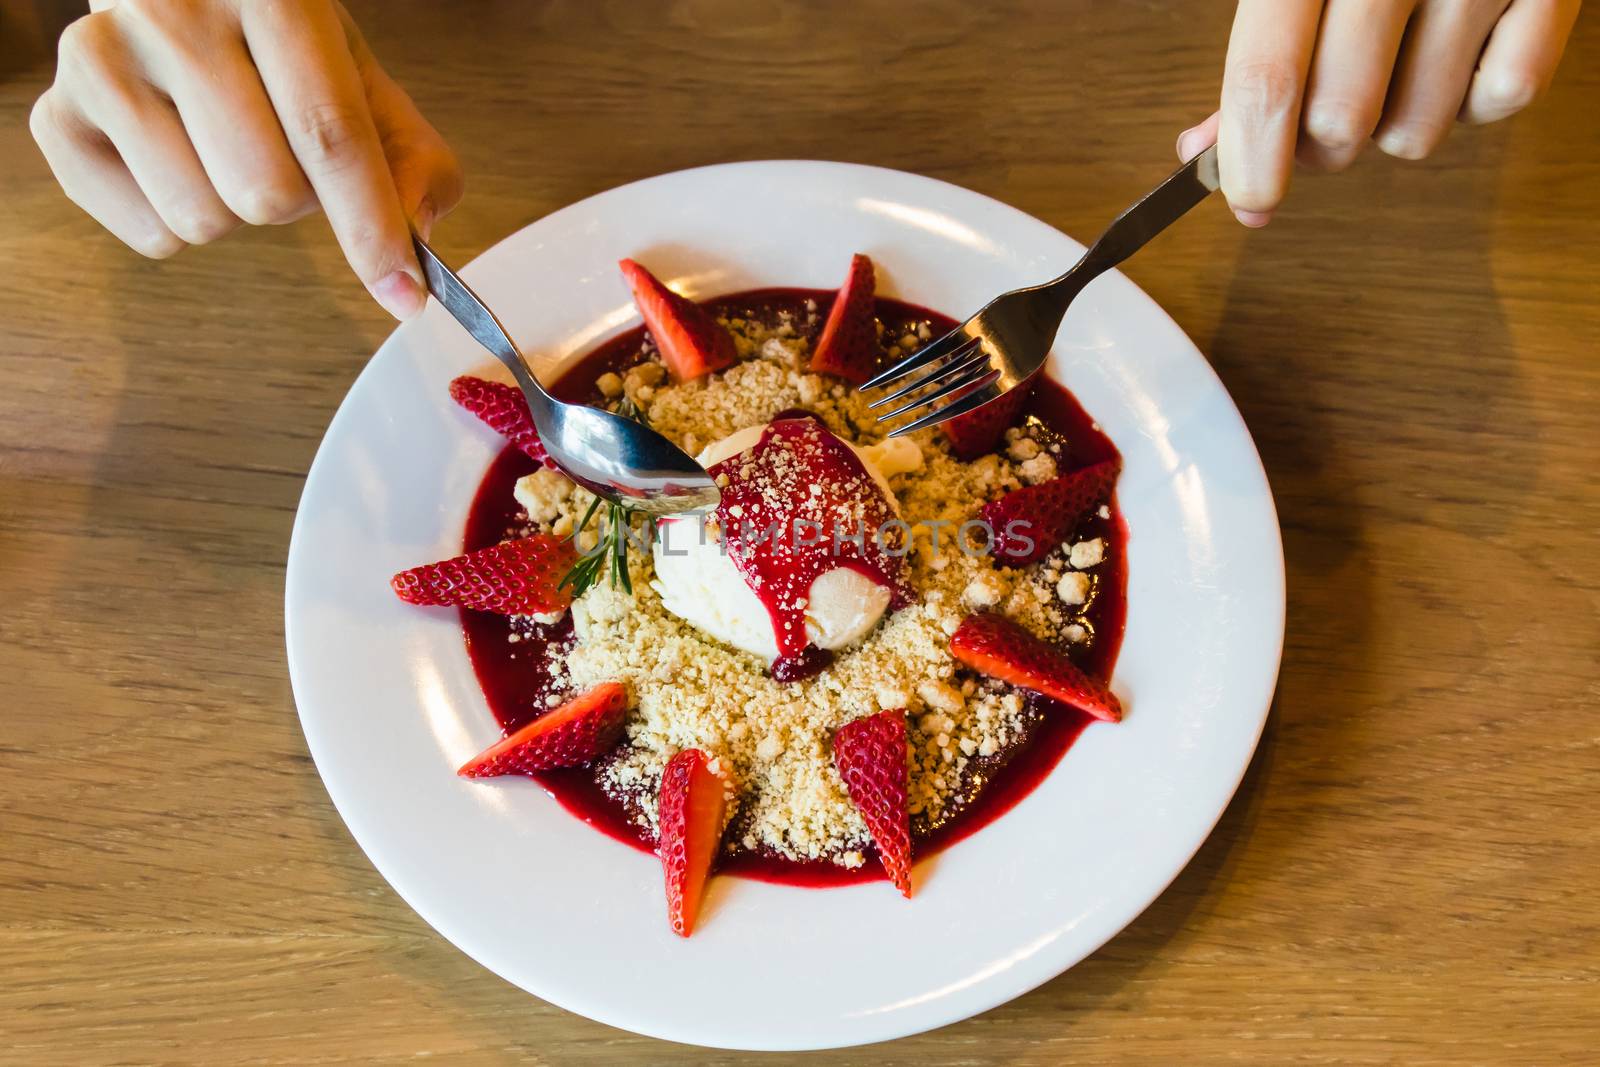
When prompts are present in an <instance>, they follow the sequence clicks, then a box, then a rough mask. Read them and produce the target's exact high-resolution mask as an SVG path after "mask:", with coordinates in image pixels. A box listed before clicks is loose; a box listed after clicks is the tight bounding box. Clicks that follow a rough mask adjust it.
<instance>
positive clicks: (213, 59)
mask: <svg viewBox="0 0 1600 1067" xmlns="http://www.w3.org/2000/svg"><path fill="white" fill-rule="evenodd" d="M147 47H148V48H149V49H150V50H152V51H155V52H157V53H159V54H158V55H157V56H156V57H155V58H156V60H157V61H156V62H153V63H150V64H149V68H150V69H152V70H154V71H158V72H160V73H158V75H157V78H156V82H155V84H156V85H157V86H158V87H159V88H161V89H162V90H163V91H165V92H166V93H167V95H168V96H169V97H171V99H172V102H173V106H174V107H175V108H176V109H177V113H178V116H179V118H180V119H181V120H182V122H183V126H184V130H185V131H186V133H187V135H188V137H189V139H190V141H191V143H192V144H193V145H194V150H195V153H196V155H197V156H198V158H199V160H200V163H201V165H202V167H203V168H204V170H205V173H206V175H207V176H208V178H209V180H210V182H211V184H212V186H213V187H214V188H215V189H216V192H217V195H218V196H219V197H220V198H221V200H222V202H223V203H224V204H226V205H227V207H228V209H229V210H230V211H232V213H233V214H234V215H236V216H238V217H239V218H241V219H243V220H244V221H246V222H249V223H252V224H254V225H258V226H261V225H268V224H271V223H283V222H293V221H294V220H295V219H298V218H301V217H303V216H305V215H307V214H309V213H310V212H312V211H315V210H316V208H317V197H316V194H315V193H314V192H312V189H311V184H310V182H308V181H307V180H306V176H305V174H304V173H302V172H301V170H300V164H299V163H298V162H297V161H296V160H295V157H294V153H293V152H291V151H290V149H289V141H288V138H286V137H285V136H284V133H283V128H282V127H281V126H279V125H278V116H277V113H276V112H275V111H273V108H272V102H271V101H270V100H269V99H267V91H266V89H265V87H263V86H262V84H261V78H260V75H258V74H257V73H256V68H255V64H253V63H252V62H250V56H249V53H247V52H246V51H245V48H244V42H243V41H242V40H241V39H239V38H237V37H232V36H226V37H224V36H220V35H219V36H218V37H216V38H215V39H209V40H198V41H197V40H194V39H193V38H192V37H191V36H189V35H186V34H182V33H179V32H176V31H174V30H172V29H170V28H167V29H165V31H164V32H159V34H158V39H156V40H154V41H151V42H149V43H148V45H147Z"/></svg>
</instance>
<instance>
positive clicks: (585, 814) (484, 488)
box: [461, 289, 1127, 886]
mask: <svg viewBox="0 0 1600 1067" xmlns="http://www.w3.org/2000/svg"><path fill="white" fill-rule="evenodd" d="M833 298H834V293H833V292H831V291H827V290H812V289H757V290H751V291H748V292H743V293H733V294H730V295H728V296H722V297H717V298H714V299H712V300H709V301H706V302H705V305H704V306H706V307H707V308H708V310H710V311H711V312H712V313H713V314H714V315H725V316H729V317H734V316H737V317H742V318H747V319H757V320H764V321H774V320H776V319H777V317H778V315H779V313H780V312H785V311H786V312H788V313H790V314H791V315H793V316H795V318H796V319H797V320H799V321H804V319H805V304H806V302H807V301H808V300H810V301H815V304H816V306H817V308H818V309H819V311H820V315H821V316H825V315H826V314H827V310H828V307H829V305H830V304H831V302H832V301H833ZM877 311H878V318H879V320H880V321H881V322H882V323H883V325H884V328H885V329H884V335H885V336H886V337H896V336H899V335H901V334H903V333H905V332H906V331H907V330H915V329H916V327H917V326H918V325H919V324H926V325H927V326H928V329H929V332H930V333H931V335H932V336H935V337H937V336H939V335H940V334H942V333H944V332H946V331H948V330H950V329H953V328H954V327H955V326H956V323H955V322H954V321H952V320H951V319H949V318H947V317H946V316H944V315H941V314H939V313H938V312H935V311H929V310H928V309H926V308H921V307H917V306H916V305H913V304H907V303H903V302H901V301H898V300H890V299H887V298H883V297H880V298H878V301H877ZM643 340H644V328H643V327H642V326H640V327H636V328H634V329H632V330H629V331H628V332H627V333H624V334H621V335H619V336H617V337H614V338H612V339H611V340H610V341H607V342H606V343H605V344H603V345H601V346H600V347H599V348H597V349H595V350H594V351H593V352H591V353H589V354H588V355H587V356H586V357H584V358H583V359H582V360H580V361H579V362H578V363H577V364H576V365H575V366H574V367H573V368H572V369H571V370H569V371H568V372H567V373H566V374H564V375H562V377H561V378H560V380H559V381H557V382H556V383H555V384H554V387H553V389H552V392H554V393H555V394H556V395H557V396H559V397H561V398H562V399H566V400H574V401H591V400H595V399H596V398H597V397H598V393H597V391H596V388H595V385H594V383H595V379H597V378H598V377H599V376H600V375H601V374H603V373H605V372H606V371H608V370H611V371H622V370H625V369H626V368H627V367H629V366H631V365H633V364H634V363H636V362H638V361H639V358H640V350H641V345H642V342H643ZM1026 416H1027V417H1029V418H1031V419H1037V420H1038V421H1039V422H1040V423H1042V424H1043V425H1044V426H1045V427H1047V428H1048V429H1050V430H1052V431H1054V432H1055V433H1057V434H1059V435H1060V437H1061V439H1062V441H1063V443H1064V444H1063V449H1062V453H1061V459H1062V460H1063V463H1062V469H1063V470H1071V469H1076V468H1078V467H1083V466H1087V465H1088V464H1091V463H1096V462H1099V461H1100V460H1103V459H1111V458H1114V457H1116V456H1117V454H1118V453H1117V450H1116V446H1115V445H1113V444H1112V443H1111V441H1110V439H1109V438H1107V437H1106V436H1105V434H1103V433H1101V432H1100V428H1099V427H1098V426H1097V425H1096V424H1095V422H1094V420H1093V419H1091V418H1090V417H1089V415H1088V413H1087V412H1085V411H1084V410H1083V408H1082V407H1081V406H1080V405H1079V404H1078V402H1077V400H1076V399H1074V397H1073V396H1072V394H1070V393H1068V392H1067V391H1066V390H1065V389H1063V388H1062V387H1061V386H1059V385H1057V384H1056V383H1054V382H1052V381H1050V380H1048V379H1041V380H1040V382H1039V384H1038V386H1037V388H1036V389H1035V391H1034V394H1033V398H1032V399H1031V400H1030V401H1029V404H1028V407H1027V409H1026ZM536 467H537V464H536V463H535V462H534V461H533V460H532V459H530V458H529V457H528V456H527V455H526V454H524V453H523V452H521V451H520V450H519V449H517V448H516V447H515V446H511V445H508V446H507V447H506V448H505V449H504V450H503V451H502V452H501V453H500V455H499V456H498V457H497V458H496V459H495V460H494V462H493V463H492V464H490V466H489V470H488V472H487V473H486V474H485V475H484V478H483V481H482V483H481V484H480V485H479V487H478V492H477V495H476V497H475V498H474V499H473V502H472V509H471V511H470V512H469V513H468V516H467V526H466V531H465V535H464V538H463V540H464V542H465V544H464V550H465V551H469V552H470V551H472V550H474V549H478V548H483V547H486V546H488V545H492V544H495V543H497V542H498V541H500V540H502V539H503V538H504V537H505V536H506V531H507V530H510V529H512V528H513V527H515V526H516V525H517V519H516V516H517V512H518V510H519V509H518V506H517V503H516V500H515V499H514V498H513V496H512V487H513V486H514V485H515V484H516V481H517V479H518V478H521V477H523V476H524V475H527V474H531V473H533V471H534V470H535V468H536ZM975 503H976V502H975ZM1110 510H1111V515H1110V518H1105V519H1102V518H1100V517H1099V516H1098V515H1094V514H1091V515H1090V517H1089V518H1088V519H1086V520H1085V521H1084V522H1083V523H1082V524H1081V525H1080V526H1079V528H1078V530H1077V531H1076V533H1075V535H1074V539H1077V540H1082V539H1085V538H1092V537H1100V538H1103V539H1105V541H1106V545H1107V552H1106V561H1105V562H1104V563H1103V564H1101V565H1100V567H1099V569H1098V570H1097V572H1096V579H1095V594H1094V599H1093V601H1092V602H1091V603H1090V605H1089V608H1088V610H1087V612H1085V615H1084V622H1085V623H1086V624H1087V626H1088V627H1089V629H1090V630H1091V634H1092V636H1091V637H1090V639H1089V640H1088V641H1087V642H1086V643H1081V644H1075V645H1072V646H1070V654H1071V655H1072V658H1073V660H1074V662H1076V663H1077V664H1078V666H1079V667H1081V668H1083V669H1084V670H1085V671H1087V672H1088V673H1089V674H1091V675H1093V676H1095V677H1097V678H1101V679H1105V678H1109V677H1110V676H1111V671H1112V668H1113V666H1115V664H1116V659H1117V651H1118V649H1119V647H1120V646H1121V644H1122V631H1123V623H1124V621H1125V618H1126V612H1127V570H1126V558H1127V554H1126V552H1125V546H1126V543H1127V529H1126V527H1125V526H1124V524H1123V522H1122V518H1121V515H1120V514H1119V513H1118V511H1117V507H1116V502H1115V500H1113V501H1112V504H1111V509H1110ZM461 626H462V630H463V632H464V634H465V637H466V642H467V652H468V654H469V656H470V657H471V659H472V666H473V670H474V671H475V672H476V673H477V676H478V683H479V684H480V685H481V686H482V687H483V693H484V696H485V698H486V699H487V700H488V703H489V708H490V710H491V711H493V713H494V716H495V718H496V719H497V720H499V723H500V726H501V727H502V729H504V730H505V731H506V732H507V733H509V732H511V731H514V730H516V729H517V728H518V727H520V726H522V725H524V724H525V723H527V722H528V721H530V720H531V719H533V718H536V717H537V716H538V715H539V714H541V713H542V712H543V711H544V710H545V709H546V704H545V697H546V696H548V695H550V693H551V681H550V678H549V675H548V672H547V671H546V669H545V664H546V663H547V661H548V657H549V655H550V654H551V653H552V652H555V653H557V654H559V650H560V648H561V647H562V646H563V645H566V644H568V643H570V641H571V640H572V625H571V621H570V616H568V618H567V619H564V620H563V621H562V622H560V623H556V624H554V625H551V626H529V625H527V624H525V623H516V622H513V621H512V620H511V619H508V618H506V617H504V616H501V615H491V614H487V613H483V612H475V611H463V612H461ZM513 636H515V637H516V640H515V641H512V640H510V638H511V637H513ZM799 657H800V658H801V660H802V662H804V658H805V652H803V651H802V652H801V653H799ZM805 666H806V667H807V668H812V667H813V664H811V663H810V662H805ZM825 667H826V661H823V662H822V663H821V664H820V665H818V666H815V667H814V669H817V670H820V669H823V668H825ZM797 676H800V677H803V676H804V675H797ZM1028 709H1029V716H1028V718H1029V722H1030V727H1029V728H1028V729H1027V730H1025V731H1024V732H1023V736H1022V738H1021V739H1020V740H1019V742H1018V743H1016V744H1013V745H1011V746H1009V747H1008V749H1006V750H1004V751H1002V752H1000V753H998V754H997V755H996V756H993V757H989V758H987V759H974V760H972V761H971V765H973V766H974V767H976V768H977V769H976V771H975V774H974V777H975V779H978V780H979V781H974V782H973V786H974V792H973V794H972V795H971V797H970V799H967V800H965V801H964V802H961V803H957V804H953V805H951V809H952V810H951V811H950V812H949V813H948V814H947V815H946V816H945V817H944V818H943V819H942V821H940V822H939V823H938V824H937V825H934V826H927V827H913V831H914V840H913V848H914V851H915V854H916V855H917V856H919V857H920V856H926V855H929V854H931V853H934V852H937V851H939V850H941V849H944V848H947V847H949V846H950V845H953V844H955V843H956V842H957V841H960V840H961V839H963V838H965V837H966V836H968V835H969V834H972V833H975V832H976V831H978V830H980V829H982V828H983V827H985V826H987V825H988V824H989V823H991V822H993V821H994V820H996V819H998V818H999V817H1000V816H1002V815H1004V814H1005V813H1006V812H1007V811H1009V810H1011V808H1012V807H1014V806H1015V805H1016V804H1017V803H1018V802H1019V801H1020V800H1022V798H1023V797H1025V796H1027V795H1028V794H1029V793H1030V792H1032V791H1033V789H1034V787H1035V786H1037V785H1038V784H1039V782H1041V781H1042V780H1043V779H1044V777H1045V776H1046V775H1047V774H1049V773H1050V772H1051V771H1052V770H1053V769H1054V768H1055V766H1056V764H1058V763H1059V762H1060V761H1061V757H1062V756H1063V755H1065V754H1066V751H1067V749H1069V748H1070V747H1072V743H1073V741H1075V740H1076V739H1077V737H1078V735H1079V733H1081V732H1082V731H1083V728H1084V727H1085V726H1087V725H1089V723H1091V722H1093V721H1094V720H1093V719H1092V718H1090V717H1089V716H1088V715H1085V714H1084V713H1082V712H1079V711H1076V710H1074V709H1072V708H1067V707H1064V706H1062V705H1059V704H1056V703H1054V702H1052V701H1048V700H1045V699H1043V698H1038V697H1032V698H1030V699H1029V701H1028ZM1102 728H1103V729H1115V727H1114V726H1107V727H1102ZM533 777H534V778H535V779H536V780H537V781H538V782H539V784H540V785H541V786H543V787H544V788H545V789H546V790H547V791H549V793H550V794H551V795H552V796H554V797H555V798H556V800H557V801H559V802H560V803H561V805H562V806H563V807H565V808H566V809H567V810H568V811H570V812H572V813H573V814H574V815H576V816H577V817H578V818H580V819H582V820H583V821H585V822H587V823H589V824H590V825H591V826H593V827H595V828H596V829H598V830H600V831H602V832H604V833H606V834H609V835H610V836H611V837H614V838H616V839H617V840H619V841H623V842H626V843H627V844H630V845H633V846H634V847H636V848H638V849H640V850H642V851H645V852H652V853H653V852H654V851H655V842H654V841H653V840H651V839H650V838H649V837H647V836H646V834H645V832H644V831H643V830H642V829H641V828H640V827H639V826H637V825H635V824H634V823H633V822H632V821H631V820H630V819H629V817H628V812H627V809H626V808H625V807H624V804H623V802H622V801H620V800H617V799H615V798H613V797H611V796H609V795H607V794H606V793H605V792H604V791H603V790H602V789H601V787H600V785H599V783H598V780H597V776H596V773H595V771H594V770H593V769H592V768H586V767H579V768H573V769H570V770H559V771H541V772H539V773H538V774H535V775H533ZM980 784H981V788H976V787H977V786H978V785H980ZM717 870H718V872H719V873H721V874H737V875H742V876H744V877H747V878H756V879H760V880H762V881H769V882H782V883H786V884H790V885H803V886H831V885H847V884H852V883H856V882H864V881H874V880H879V879H881V878H882V877H883V869H882V867H881V866H880V865H879V863H878V861H877V858H876V856H873V857H872V858H871V859H870V860H869V862H868V863H867V864H866V865H865V866H864V867H859V868H855V869H851V868H846V867H841V866H838V865H836V864H833V863H829V862H826V861H820V860H819V861H813V862H797V861H795V860H790V859H785V858H783V857H780V856H774V855H770V854H766V853H762V852H752V851H746V850H740V851H736V852H733V853H731V854H726V855H724V856H723V857H722V859H721V860H720V861H719V863H718V867H717Z"/></svg>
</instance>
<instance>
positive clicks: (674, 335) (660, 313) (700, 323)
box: [618, 259, 739, 382]
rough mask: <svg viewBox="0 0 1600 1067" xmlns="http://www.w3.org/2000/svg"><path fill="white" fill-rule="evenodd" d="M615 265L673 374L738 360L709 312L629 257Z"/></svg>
mask: <svg viewBox="0 0 1600 1067" xmlns="http://www.w3.org/2000/svg"><path fill="white" fill-rule="evenodd" d="M618 266H620V267H621V268H622V277H623V278H624V279H625V280H626V281H627V283H628V288H629V289H631V290H633V302H634V304H635V305H636V306H637V307H638V309H639V314H640V315H642V316H644V324H645V325H646V326H648V327H649V328H650V336H651V337H653V338H655V342H656V347H658V348H660V349H661V358H662V359H663V360H665V361H666V364H667V369H668V370H670V371H671V372H672V376H673V377H674V378H676V379H677V380H678V381H680V382H686V381H688V380H689V379H690V378H698V377H700V376H701V375H702V374H710V373H711V372H712V371H719V370H722V369H723V368H724V367H731V366H733V365H734V363H736V362H738V359H739V354H738V353H737V352H736V351H735V350H734V347H733V337H732V336H730V335H729V333H728V331H727V330H724V329H723V328H722V326H721V325H720V324H719V323H718V322H717V320H716V319H714V318H712V317H711V313H710V312H708V311H706V309H705V308H703V307H701V306H700V305H699V304H696V303H695V302H694V301H693V300H690V299H689V298H688V297H686V296H679V295H678V294H677V293H674V292H673V291H672V290H671V289H668V288H667V287H666V286H665V285H662V284H661V282H660V280H659V279H657V278H656V276H655V275H654V274H651V273H650V272H649V271H647V270H645V269H644V268H643V267H641V266H639V264H637V263H635V262H634V261H633V260H631V259H625V260H623V261H622V262H621V263H619V264H618Z"/></svg>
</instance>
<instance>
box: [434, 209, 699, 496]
mask: <svg viewBox="0 0 1600 1067" xmlns="http://www.w3.org/2000/svg"><path fill="white" fill-rule="evenodd" d="M412 239H413V241H414V243H415V244H416V247H417V258H418V259H419V260H420V261H421V263H422V273H423V275H424V277H426V278H427V280H428V292H430V293H432V294H433V295H434V297H435V298H436V299H438V301H439V303H441V304H443V305H444V308H445V310H446V311H448V312H450V314H451V315H453V316H454V317H455V320H456V321H457V322H459V323H460V324H461V325H462V326H464V327H466V330H467V332H468V333H470V334H471V335H472V336H473V338H474V339H475V340H476V341H477V342H478V343H479V344H480V345H482V346H483V347H484V348H487V349H488V350H489V351H490V352H492V353H493V354H494V355H495V357H496V358H497V359H499V360H500V362H501V363H504V364H505V365H506V366H507V367H508V368H510V370H511V374H512V376H513V377H515V378H516V379H517V384H518V385H519V386H521V387H522V395H523V396H525V397H527V398H528V411H529V412H530V413H531V414H532V415H533V425H534V428H535V429H537V430H538V431H539V440H540V441H541V442H542V443H543V444H544V448H545V451H546V452H548V453H549V454H550V458H551V459H552V460H554V461H555V464H556V466H557V467H560V468H561V473H563V474H565V475H566V476H567V477H569V478H571V479H572V480H573V481H575V482H577V483H578V484H579V485H581V486H583V487H584V488H585V489H587V490H589V491H590V492H591V493H594V494H595V495H596V496H599V497H603V498H604V499H606V500H609V501H612V502H613V503H617V504H622V505H624V506H625V507H629V508H632V509H635V510H637V511H642V512H645V513H646V514H650V515H671V514H676V513H679V512H684V511H699V510H703V509H706V508H711V507H715V506H716V504H717V501H718V500H719V499H720V498H721V494H720V493H719V492H718V490H717V485H716V483H715V482H713V481H712V480H711V475H709V474H707V473H706V472H705V468H703V467H701V466H700V464H698V463H696V462H695V461H694V458H693V457H692V456H690V455H689V454H688V453H687V452H685V451H684V450H683V449H681V448H679V447H678V446H677V445H675V444H673V443H672V442H671V441H669V440H667V439H666V438H665V437H663V436H662V435H661V434H659V433H657V432H656V431H655V430H652V429H650V427H648V426H644V425H642V424H640V423H637V422H635V421H633V420H632V419H629V418H624V417H623V416H621V415H617V414H613V413H612V412H609V411H602V410H601V409H600V408H592V407H589V406H588V405H586V404H568V403H566V402H565V401H561V400H557V399H556V398H555V397H553V396H551V395H550V394H549V393H547V392H545V389H544V386H542V385H540V384H539V380H538V379H537V378H535V377H534V376H533V371H532V370H530V369H529V368H528V362H527V360H525V359H523V358H522V353H521V352H520V351H519V350H518V349H517V346H516V344H515V343H514V342H513V341H512V340H511V335H510V334H508V333H506V328H505V327H504V326H502V325H501V324H500V320H499V319H497V318H495V316H494V312H492V311H490V310H489V308H488V306H487V305H485V304H484V302H483V301H482V300H480V299H479V298H478V294H476V293H474V292H473V291H472V290H471V289H470V288H468V287H467V283H466V282H464V281H462V280H461V279H460V277H458V276H457V274H456V272H455V271H453V270H451V269H450V268H449V267H447V266H445V263H444V260H442V259H440V258H439V256H438V254H437V253H435V252H434V250H433V249H431V248H429V247H428V243H427V242H426V241H424V240H423V239H422V238H420V237H416V236H415V235H413V238H412Z"/></svg>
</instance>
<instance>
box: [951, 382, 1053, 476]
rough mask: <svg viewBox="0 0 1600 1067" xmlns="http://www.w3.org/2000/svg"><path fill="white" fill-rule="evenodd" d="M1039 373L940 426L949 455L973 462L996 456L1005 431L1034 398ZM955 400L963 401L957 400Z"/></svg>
mask: <svg viewBox="0 0 1600 1067" xmlns="http://www.w3.org/2000/svg"><path fill="white" fill-rule="evenodd" d="M1038 377H1039V375H1038V372H1035V373H1034V374H1033V375H1031V376H1030V377H1029V378H1028V379H1027V380H1026V381H1023V382H1019V383H1018V384H1017V387H1016V388H1015V389H1008V390H1006V391H1005V392H1004V393H1002V394H1000V396H998V397H996V398H995V399H993V400H991V401H989V402H988V403H987V404H985V405H983V406H982V407H980V408H973V409H972V410H971V411H968V412H965V413H964V414H961V415H957V416H956V417H955V418H953V419H948V420H946V421H945V422H941V423H940V424H939V429H941V430H943V431H944V435H945V437H946V438H948V439H949V441H950V451H952V452H954V453H955V454H956V456H957V457H958V458H960V459H964V460H968V461H969V462H970V461H971V460H975V459H977V458H978V457H979V456H982V455H986V454H987V453H990V452H993V451H994V450H995V449H996V448H997V447H999V445H1000V439H1001V438H1002V437H1004V436H1005V432H1006V430H1008V429H1009V428H1011V427H1012V426H1015V425H1016V423H1017V419H1018V417H1019V416H1020V415H1021V414H1022V409H1023V408H1025V407H1027V406H1028V401H1029V400H1030V399H1031V398H1032V397H1033V383H1034V382H1035V381H1037V380H1038ZM954 399H960V398H959V397H956V398H954Z"/></svg>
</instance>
